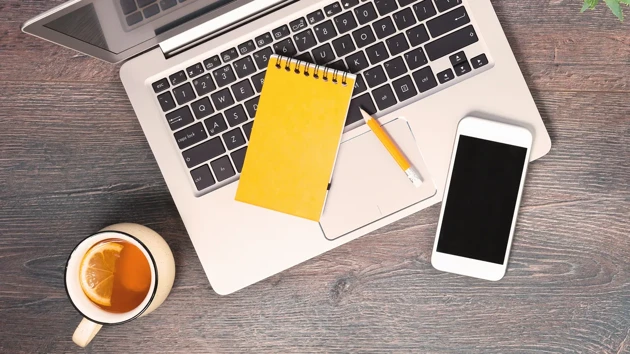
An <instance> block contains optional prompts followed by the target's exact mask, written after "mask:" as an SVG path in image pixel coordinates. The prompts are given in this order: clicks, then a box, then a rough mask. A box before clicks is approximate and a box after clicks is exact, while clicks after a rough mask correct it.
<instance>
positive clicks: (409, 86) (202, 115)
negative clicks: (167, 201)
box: [129, 0, 488, 192]
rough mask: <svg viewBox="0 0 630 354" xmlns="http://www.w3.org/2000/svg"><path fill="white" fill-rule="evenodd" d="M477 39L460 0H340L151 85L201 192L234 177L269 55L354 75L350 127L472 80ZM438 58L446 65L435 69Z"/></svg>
mask: <svg viewBox="0 0 630 354" xmlns="http://www.w3.org/2000/svg"><path fill="white" fill-rule="evenodd" d="M129 1H132V0H129ZM135 1H140V0H135ZM147 1H148V0H147ZM478 41H479V38H478V37H477V33H476V31H475V29H474V27H473V26H472V25H471V24H470V19H469V17H468V14H467V12H466V8H465V7H464V6H463V5H462V1H461V0H422V1H417V0H375V1H359V0H345V1H343V3H340V2H333V3H332V4H330V5H328V6H325V7H324V8H322V9H320V10H317V11H315V12H313V13H311V14H309V15H307V16H306V17H301V18H297V19H295V20H293V21H290V22H288V23H287V24H286V25H283V26H280V27H278V28H276V29H274V30H273V31H271V32H269V33H260V34H258V35H255V36H253V37H252V39H251V40H248V41H246V42H243V43H242V44H240V45H238V46H237V47H235V48H231V49H229V50H226V51H224V52H222V53H220V55H213V56H210V57H209V58H207V59H206V60H204V61H203V62H200V63H197V64H195V65H192V66H190V67H188V68H186V69H185V70H181V71H177V72H175V73H173V74H171V75H169V76H168V77H165V78H163V79H161V80H159V81H157V82H154V83H153V84H152V86H153V90H154V91H155V93H156V95H157V100H158V102H159V104H160V106H161V108H162V110H163V111H164V114H165V118H166V121H167V123H168V125H169V126H170V128H171V130H172V131H173V135H174V138H175V141H176V143H177V146H178V147H179V149H180V150H181V154H182V157H183V159H184V162H185V164H186V166H187V167H188V169H189V171H190V175H191V178H192V180H193V182H194V184H195V186H196V189H197V190H198V191H200V192H201V191H203V192H208V191H212V190H214V189H217V188H220V187H222V186H223V185H225V184H227V183H230V182H232V181H234V180H236V179H238V175H239V174H240V172H241V169H242V167H243V161H244V159H245V153H246V151H247V142H248V140H249V136H250V133H251V131H252V125H253V123H254V121H253V119H254V117H255V115H256V110H257V108H258V99H259V95H260V92H261V91H262V86H263V83H264V77H265V70H266V68H267V62H268V61H269V59H270V56H271V55H272V54H273V53H276V54H279V55H284V56H289V57H294V58H297V59H300V60H303V61H307V62H311V63H315V64H319V65H324V66H327V67H331V68H334V69H339V70H344V71H349V72H351V73H354V74H356V75H357V81H356V84H355V87H354V92H353V98H352V101H351V104H350V110H349V113H348V117H347V119H346V125H349V124H352V123H355V122H357V121H360V120H361V119H362V117H361V114H360V112H359V108H363V109H364V110H366V111H367V112H369V113H371V114H377V113H379V112H383V111H385V110H387V109H389V108H392V107H394V106H396V107H395V108H399V107H401V106H404V105H405V104H406V103H411V102H413V101H414V100H412V99H413V98H414V97H416V96H419V95H421V94H423V93H425V92H427V91H429V90H433V89H435V90H433V91H435V92H437V91H438V90H439V89H440V86H441V85H444V84H446V83H448V82H449V81H451V80H453V79H455V78H456V77H459V76H464V75H467V74H471V75H468V76H472V74H474V73H475V70H477V69H480V68H481V67H483V66H485V65H487V64H488V59H487V57H486V55H485V54H483V53H478V54H477V55H475V57H473V58H470V59H469V58H467V57H466V54H465V53H464V51H462V49H463V48H465V47H467V46H469V45H471V44H473V43H476V42H478ZM446 56H448V58H449V61H450V67H449V68H447V69H446V70H440V71H439V72H437V73H436V72H434V68H433V67H432V64H433V62H434V61H436V60H438V59H441V58H444V57H446ZM442 69H444V68H442ZM444 87H446V85H444ZM431 93H433V92H431Z"/></svg>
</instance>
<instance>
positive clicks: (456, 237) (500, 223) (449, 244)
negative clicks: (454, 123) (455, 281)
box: [437, 135, 527, 264]
mask: <svg viewBox="0 0 630 354" xmlns="http://www.w3.org/2000/svg"><path fill="white" fill-rule="evenodd" d="M526 155H527V149H526V148H524V147H520V146H513V145H508V144H503V143H498V142H494V141H488V140H483V139H479V138H473V137H470V136H465V135H461V136H460V137H459V144H458V146H457V151H456V155H455V162H454V166H453V172H452V174H451V182H450V186H449V190H448V195H447V197H446V206H445V207H444V214H443V216H442V227H441V229H440V235H439V239H438V244H437V251H438V252H441V253H447V254H451V255H455V256H460V257H466V258H472V259H476V260H480V261H486V262H491V263H497V264H503V262H504V259H505V253H506V251H507V246H508V241H509V236H510V229H511V226H512V220H513V218H514V217H515V215H514V209H515V208H516V199H517V197H518V192H519V187H520V183H521V177H522V174H523V168H524V166H525V158H526Z"/></svg>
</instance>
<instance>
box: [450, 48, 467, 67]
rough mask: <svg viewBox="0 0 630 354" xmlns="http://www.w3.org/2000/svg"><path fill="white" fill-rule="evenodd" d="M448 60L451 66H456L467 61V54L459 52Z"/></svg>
mask: <svg viewBox="0 0 630 354" xmlns="http://www.w3.org/2000/svg"><path fill="white" fill-rule="evenodd" d="M448 59H449V60H450V61H451V65H453V66H455V65H457V64H459V63H463V62H465V61H466V54H465V53H464V52H463V51H461V52H457V53H455V54H453V55H451V56H450V57H448Z"/></svg>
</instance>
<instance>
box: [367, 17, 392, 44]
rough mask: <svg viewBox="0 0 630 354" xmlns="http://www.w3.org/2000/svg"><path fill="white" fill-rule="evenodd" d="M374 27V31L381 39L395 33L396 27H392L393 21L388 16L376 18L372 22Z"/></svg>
mask: <svg viewBox="0 0 630 354" xmlns="http://www.w3.org/2000/svg"><path fill="white" fill-rule="evenodd" d="M372 27H374V32H375V33H376V36H377V37H378V38H379V39H383V38H385V37H387V36H391V35H392V34H394V33H396V28H395V27H394V23H393V22H392V19H391V18H389V17H385V18H384V19H381V20H378V21H376V22H374V23H373V24H372Z"/></svg>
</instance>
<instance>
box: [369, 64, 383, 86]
mask: <svg viewBox="0 0 630 354" xmlns="http://www.w3.org/2000/svg"><path fill="white" fill-rule="evenodd" d="M363 76H365V81H366V82H367V84H368V85H369V86H370V87H376V86H378V85H380V84H382V83H384V82H385V81H387V76H385V71H383V67H382V66H380V65H379V66H376V67H374V68H371V69H369V70H366V71H365V72H364V73H363Z"/></svg>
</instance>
